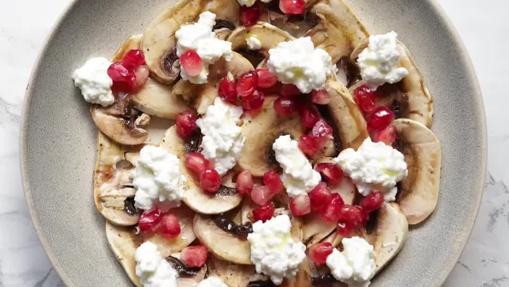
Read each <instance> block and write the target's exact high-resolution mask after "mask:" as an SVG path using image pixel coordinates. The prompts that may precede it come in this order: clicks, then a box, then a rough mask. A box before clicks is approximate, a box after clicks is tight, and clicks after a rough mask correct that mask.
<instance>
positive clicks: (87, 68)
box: [72, 57, 115, 107]
mask: <svg viewBox="0 0 509 287" xmlns="http://www.w3.org/2000/svg"><path fill="white" fill-rule="evenodd" d="M110 65H111V62H110V61H109V60H108V59H106V58H101V57H98V58H92V59H89V60H88V61H87V62H86V63H85V64H84V65H83V66H81V68H79V69H77V70H76V71H74V73H73V76H72V78H73V80H74V85H75V86H76V87H78V88H80V90H81V94H82V95H83V98H85V101H87V102H89V103H92V104H98V105H101V106H103V107H107V106H110V105H112V104H113V103H114V102H115V98H114V97H113V92H112V91H111V86H112V85H113V80H112V79H111V78H110V76H108V68H109V67H110Z"/></svg>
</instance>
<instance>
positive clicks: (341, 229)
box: [336, 222, 354, 237]
mask: <svg viewBox="0 0 509 287" xmlns="http://www.w3.org/2000/svg"><path fill="white" fill-rule="evenodd" d="M353 230H354V228H353V226H351V225H350V224H348V223H342V222H340V223H338V225H337V228H336V231H337V232H338V233H339V234H340V235H341V236H343V237H349V236H350V235H352V232H353Z"/></svg>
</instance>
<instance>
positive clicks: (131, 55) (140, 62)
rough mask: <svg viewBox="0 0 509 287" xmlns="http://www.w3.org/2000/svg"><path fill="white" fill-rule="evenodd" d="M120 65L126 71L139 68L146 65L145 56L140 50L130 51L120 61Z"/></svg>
mask: <svg viewBox="0 0 509 287" xmlns="http://www.w3.org/2000/svg"><path fill="white" fill-rule="evenodd" d="M122 64H124V66H125V67H126V68H128V69H132V70H134V69H136V68H137V67H139V66H144V65H146V62H145V55H144V54H143V51H142V50H138V49H136V50H130V51H129V52H127V53H126V54H125V56H124V58H123V59H122Z"/></svg>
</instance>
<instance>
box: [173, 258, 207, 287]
mask: <svg viewBox="0 0 509 287" xmlns="http://www.w3.org/2000/svg"><path fill="white" fill-rule="evenodd" d="M166 260H167V261H168V262H169V263H170V265H172V266H173V268H175V269H176V270H177V272H179V271H183V272H179V277H178V278H177V286H178V287H195V286H197V285H198V284H199V283H200V282H201V281H202V280H203V279H205V275H207V271H208V268H207V265H204V266H203V267H202V268H190V267H187V266H185V264H184V263H182V261H180V253H175V254H172V255H171V256H169V257H167V259H166ZM189 269H192V270H195V269H197V271H195V272H193V273H192V274H194V275H188V274H185V273H189ZM182 273H184V274H182Z"/></svg>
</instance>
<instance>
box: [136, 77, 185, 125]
mask: <svg viewBox="0 0 509 287" xmlns="http://www.w3.org/2000/svg"><path fill="white" fill-rule="evenodd" d="M131 100H132V103H133V105H134V106H135V107H136V108H137V109H138V110H140V111H142V112H144V113H147V114H149V115H151V116H156V117H159V118H165V119H175V118H176V117H177V115H178V114H179V113H181V112H183V111H185V110H186V109H188V107H187V104H186V102H185V101H184V100H183V99H182V98H181V97H179V96H178V95H177V94H175V93H173V92H172V89H171V87H169V86H166V85H163V84H161V83H159V82H157V81H155V80H153V79H152V78H149V79H148V81H147V82H146V83H145V85H144V86H143V88H142V89H141V90H140V91H139V92H137V93H136V94H134V95H133V96H132V97H131Z"/></svg>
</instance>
